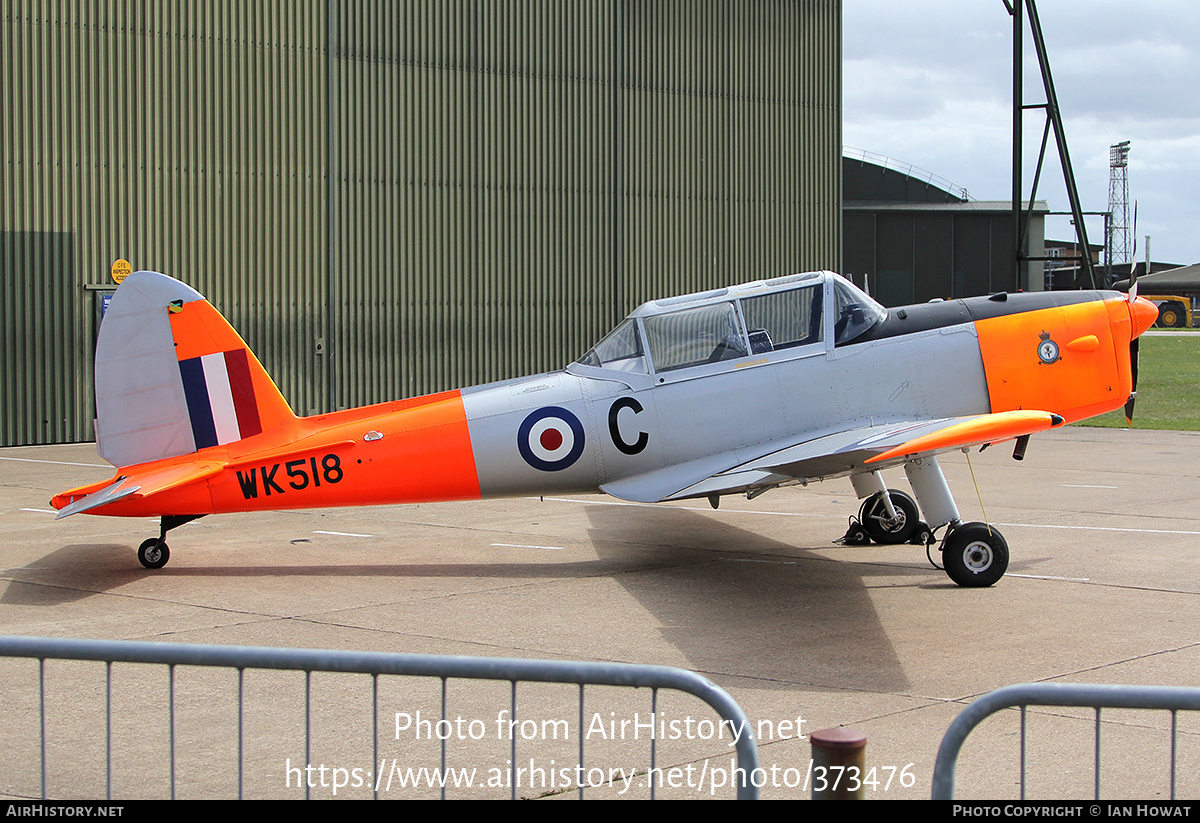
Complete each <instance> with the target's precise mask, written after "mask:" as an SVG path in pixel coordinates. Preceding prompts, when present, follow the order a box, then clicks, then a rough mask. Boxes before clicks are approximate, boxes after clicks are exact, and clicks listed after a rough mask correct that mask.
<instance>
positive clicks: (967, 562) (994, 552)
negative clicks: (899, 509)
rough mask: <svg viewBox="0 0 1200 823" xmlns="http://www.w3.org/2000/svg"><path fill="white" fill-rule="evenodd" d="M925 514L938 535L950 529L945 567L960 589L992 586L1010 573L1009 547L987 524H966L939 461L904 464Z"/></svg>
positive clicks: (925, 459)
mask: <svg viewBox="0 0 1200 823" xmlns="http://www.w3.org/2000/svg"><path fill="white" fill-rule="evenodd" d="M904 472H905V474H907V475H908V482H909V483H911V484H912V487H913V491H914V492H915V493H916V495H917V500H918V501H919V502H920V504H921V511H922V512H924V514H925V519H926V520H927V521H928V522H929V525H930V527H931V528H932V529H933V530H934V531H936V530H937V529H940V528H941V527H942V526H946V527H947V529H948V530H947V532H946V536H945V537H944V538H942V545H941V552H942V565H943V566H944V567H945V570H946V574H948V575H949V576H950V579H951V580H953V581H954V582H955V583H957V584H958V585H960V586H968V587H981V586H990V585H992V584H993V583H995V582H996V581H997V580H999V579H1000V578H1001V577H1003V576H1004V572H1005V571H1006V570H1007V569H1008V543H1006V542H1005V541H1004V537H1003V536H1002V535H1001V534H1000V532H999V531H998V530H997V529H996V528H995V527H994V526H990V525H988V524H987V523H963V522H962V518H961V517H960V516H959V513H958V506H956V505H955V504H954V497H953V496H952V495H951V494H950V486H949V484H947V483H946V477H945V475H943V474H942V467H941V466H939V465H938V462H937V457H923V458H920V459H918V460H912V461H910V462H908V463H905V464H904Z"/></svg>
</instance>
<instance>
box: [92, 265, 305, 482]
mask: <svg viewBox="0 0 1200 823" xmlns="http://www.w3.org/2000/svg"><path fill="white" fill-rule="evenodd" d="M293 418H294V415H293V414H292V410H291V409H290V408H289V407H288V404H287V401H286V400H284V399H283V395H281V394H280V393H279V389H278V388H276V387H275V384H274V383H273V382H272V381H271V378H270V377H269V376H268V375H267V373H266V371H265V370H264V369H263V367H262V364H261V363H259V362H258V358H256V357H255V356H254V354H253V352H251V351H250V349H249V348H248V347H247V346H246V344H245V342H243V340H242V338H241V337H239V336H238V333H237V332H236V331H234V330H233V327H232V326H230V325H229V323H228V322H226V320H225V318H223V317H222V316H221V315H220V313H219V312H218V311H217V310H216V309H214V308H213V307H212V305H211V304H210V303H208V301H206V300H205V299H204V296H203V295H201V294H200V293H199V292H197V291H196V290H195V289H193V288H191V287H190V286H186V285H184V284H183V283H180V282H179V281H178V280H174V279H172V278H170V277H167V276H166V275H163V274H157V273H156V272H149V271H139V272H135V273H134V274H131V275H129V277H127V278H125V281H124V282H123V283H122V284H121V286H120V288H118V289H117V292H116V294H115V295H113V299H112V302H111V303H110V304H109V307H108V311H107V312H106V313H105V317H104V322H103V323H101V324H100V337H99V339H98V340H97V342H96V440H97V444H98V448H99V451H100V456H101V457H103V458H104V459H105V460H107V461H108V462H109V463H112V464H113V465H114V466H117V467H122V466H130V465H134V464H136V463H145V462H148V461H151V460H161V459H162V458H165V457H175V456H177V455H182V454H191V453H193V452H196V451H198V450H200V449H203V448H207V447H209V446H218V445H224V444H226V443H232V442H234V441H237V440H243V439H245V438H247V437H252V436H253V435H255V434H258V433H259V432H262V431H266V430H268V429H270V428H272V427H274V426H275V425H277V424H278V423H281V422H283V421H286V420H291V419H293Z"/></svg>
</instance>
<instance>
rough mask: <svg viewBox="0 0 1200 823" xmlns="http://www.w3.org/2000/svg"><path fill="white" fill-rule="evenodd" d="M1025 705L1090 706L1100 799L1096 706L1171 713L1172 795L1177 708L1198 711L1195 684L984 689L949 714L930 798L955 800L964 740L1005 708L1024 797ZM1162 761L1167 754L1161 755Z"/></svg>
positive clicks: (1024, 685) (1198, 695) (1199, 700)
mask: <svg viewBox="0 0 1200 823" xmlns="http://www.w3.org/2000/svg"><path fill="white" fill-rule="evenodd" d="M1029 706H1074V707H1081V708H1087V707H1090V708H1092V709H1095V712H1096V717H1095V744H1094V753H1093V754H1094V781H1093V782H1094V785H1095V799H1096V800H1099V799H1100V711H1101V709H1149V710H1161V711H1169V712H1170V713H1171V734H1170V754H1169V765H1170V784H1171V799H1172V800H1174V799H1175V782H1176V771H1177V770H1176V765H1177V759H1178V758H1177V755H1178V746H1177V742H1178V719H1179V718H1178V713H1179V712H1180V711H1200V688H1186V687H1176V686H1110V685H1093V684H1086V683H1022V684H1019V685H1015V686H1006V687H1005V688H1002V689H997V690H996V691H994V692H989V693H988V694H986V695H984V696H983V697H981V698H979V699H978V700H976V701H975V702H974V703H972V704H971V705H969V706H968V707H967V708H965V709H963V711H962V712H961V713H960V714H959V715H958V717H956V718H955V719H954V722H953V723H951V724H950V728H948V729H947V730H946V734H945V735H944V736H943V737H942V743H941V745H940V746H939V747H938V753H937V761H936V762H935V763H934V768H933V799H934V800H952V799H954V774H955V769H956V767H957V764H958V754H959V751H960V750H961V749H962V745H963V742H964V741H965V740H966V738H967V735H969V734H970V733H971V731H972V730H974V729H975V727H976V726H978V725H979V724H980V723H981V722H982V721H983V720H984V719H985V718H987V717H989V716H991V715H992V714H994V713H996V712H998V711H1000V710H1002V709H1009V708H1020V710H1021V733H1020V752H1021V754H1020V760H1021V800H1024V799H1025V777H1026V709H1027V708H1028V707H1029ZM1164 760H1166V758H1165V757H1164Z"/></svg>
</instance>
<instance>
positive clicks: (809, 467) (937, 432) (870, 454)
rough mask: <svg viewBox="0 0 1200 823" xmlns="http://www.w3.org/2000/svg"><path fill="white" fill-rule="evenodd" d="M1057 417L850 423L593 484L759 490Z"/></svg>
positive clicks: (680, 494) (665, 496)
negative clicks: (756, 451) (751, 453)
mask: <svg viewBox="0 0 1200 823" xmlns="http://www.w3.org/2000/svg"><path fill="white" fill-rule="evenodd" d="M1062 422H1063V418H1062V417H1060V416H1059V415H1057V414H1054V413H1052V412H1047V411H1036V410H1019V411H1008V412H996V413H991V414H980V415H970V416H966V417H951V418H942V419H938V420H921V421H913V420H907V421H899V422H892V423H884V424H879V425H866V426H858V427H854V428H850V429H846V430H844V431H840V432H833V433H831V434H827V435H824V436H822V437H817V438H814V439H811V440H806V441H803V442H800V443H795V444H792V445H789V446H786V447H785V448H782V449H779V448H777V449H773V450H771V451H768V452H766V453H764V454H761V455H759V456H756V457H754V458H753V459H750V460H746V459H744V455H745V452H744V451H741V452H737V453H727V454H724V455H718V456H715V457H710V458H706V459H704V460H697V461H692V462H690V463H684V464H680V465H675V466H668V467H666V468H663V469H658V470H656V471H653V472H648V473H646V474H641V475H637V476H635V477H629V478H623V479H621V480H616V481H613V482H611V483H605V484H604V485H603V486H601V489H602V490H603V491H604V492H606V493H608V494H611V495H613V496H614V497H619V498H621V499H623V500H632V501H637V502H641V503H658V502H662V501H665V500H683V499H687V498H694V497H708V496H710V495H714V494H729V493H736V492H744V491H751V490H753V489H764V490H765V489H767V488H770V487H771V486H777V485H781V484H783V483H789V482H795V481H798V480H799V481H815V480H828V479H831V478H835V477H844V476H847V475H851V474H856V473H858V472H860V471H876V470H879V469H885V468H888V467H889V466H895V465H899V464H901V463H904V462H906V461H908V460H913V459H915V458H918V457H923V456H927V455H931V454H937V453H939V452H944V451H950V450H953V449H959V448H968V447H970V446H977V445H984V444H992V443H1000V442H1003V441H1005V440H1012V439H1014V438H1017V437H1022V436H1024V435H1027V434H1033V433H1035V432H1039V431H1045V430H1046V429H1050V428H1053V427H1055V426H1058V425H1061V424H1062ZM773 445H774V444H773ZM739 458H740V462H739ZM730 464H733V465H732V466H731V467H730Z"/></svg>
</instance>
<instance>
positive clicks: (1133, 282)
mask: <svg viewBox="0 0 1200 823" xmlns="http://www.w3.org/2000/svg"><path fill="white" fill-rule="evenodd" d="M1137 207H1138V204H1137V201H1136V200H1134V201H1133V254H1131V255H1130V256H1129V303H1130V305H1132V304H1133V301H1134V300H1137ZM1149 265H1150V264H1149V262H1147V264H1146V266H1147V268H1146V274H1149V273H1150V269H1149ZM1129 351H1130V353H1132V352H1134V351H1136V349H1130V350H1129ZM1133 370H1134V374H1136V373H1137V366H1134V367H1133ZM1135 382H1136V381H1135ZM1126 408H1128V409H1129V411H1128V412H1126V413H1125V417H1126V419H1128V418H1130V417H1132V416H1133V401H1132V400H1130V401H1129V403H1128V404H1127V405H1126Z"/></svg>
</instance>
